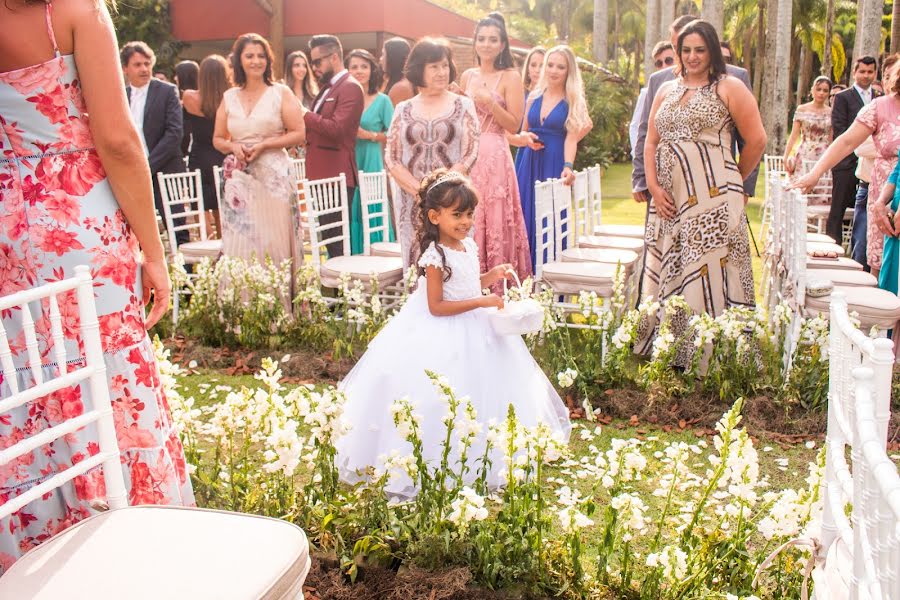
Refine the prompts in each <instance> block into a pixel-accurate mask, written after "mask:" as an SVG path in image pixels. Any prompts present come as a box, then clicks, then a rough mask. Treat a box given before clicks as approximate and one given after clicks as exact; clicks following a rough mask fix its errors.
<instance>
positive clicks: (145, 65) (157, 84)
mask: <svg viewBox="0 0 900 600" xmlns="http://www.w3.org/2000/svg"><path fill="white" fill-rule="evenodd" d="M119 55H120V58H121V60H122V70H123V71H124V73H125V81H126V83H127V88H126V92H127V95H128V103H129V106H130V108H131V118H132V120H133V121H134V124H135V126H136V127H137V130H138V132H139V133H140V134H141V141H142V142H143V144H144V153H145V154H146V155H147V160H148V161H149V162H150V174H151V175H152V178H153V199H154V201H155V202H156V210H157V211H159V214H160V216H163V215H164V212H163V206H162V197H161V196H160V192H159V182H158V180H157V177H156V174H157V173H183V172H184V170H185V165H184V155H183V154H182V153H181V139H182V131H183V124H182V112H181V111H182V109H181V102H180V101H179V100H178V88H176V87H175V86H174V85H172V84H171V83H165V82H163V81H160V80H159V79H155V78H154V77H153V66H154V64H155V63H156V55H155V54H154V53H153V50H151V49H150V46H148V45H147V44H145V43H144V42H128V43H127V44H125V45H124V46H122V50H121V51H120V53H119ZM173 209H174V211H175V212H181V211H182V210H183V209H184V207H183V205H177V206H174V207H173ZM175 237H176V239H177V241H178V243H179V244H182V243H184V242H187V241H188V232H187V231H179V232H178V233H177V234H176V236H175Z"/></svg>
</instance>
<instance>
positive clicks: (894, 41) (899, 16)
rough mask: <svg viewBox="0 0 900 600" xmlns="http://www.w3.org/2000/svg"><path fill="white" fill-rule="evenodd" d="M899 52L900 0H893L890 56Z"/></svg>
mask: <svg viewBox="0 0 900 600" xmlns="http://www.w3.org/2000/svg"><path fill="white" fill-rule="evenodd" d="M898 51H900V0H894V6H893V9H892V10H891V54H894V53H895V52H898Z"/></svg>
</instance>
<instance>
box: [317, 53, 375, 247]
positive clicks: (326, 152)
mask: <svg viewBox="0 0 900 600" xmlns="http://www.w3.org/2000/svg"><path fill="white" fill-rule="evenodd" d="M309 53H310V61H309V64H310V66H311V67H312V70H313V74H314V75H315V76H316V78H317V79H318V80H319V90H320V91H319V95H318V96H316V100H315V102H314V103H313V109H312V110H310V111H307V112H306V115H305V116H304V117H303V118H304V121H305V123H306V139H307V142H308V144H309V147H308V149H307V151H306V176H307V177H308V178H309V179H324V178H326V177H336V176H337V175H339V174H341V173H344V175H345V176H346V178H347V199H348V202H349V199H351V198H353V195H354V193H355V192H356V188H357V186H358V178H357V173H356V134H357V132H358V130H359V121H360V118H362V113H363V108H364V105H365V94H364V93H363V89H362V86H361V85H359V83H358V82H357V81H356V79H354V78H353V77H350V72H349V71H347V69H345V68H344V51H343V49H342V48H341V42H340V40H338V39H337V38H336V37H335V36H333V35H316V36H313V38H312V39H311V40H310V41H309ZM348 210H349V207H348ZM321 220H322V223H325V224H327V223H333V222H335V221H338V220H340V214H330V215H323V216H322V217H321ZM343 253H344V250H343V246H342V244H341V243H339V242H332V243H330V244H328V255H329V256H331V257H334V256H341V255H342V254H343Z"/></svg>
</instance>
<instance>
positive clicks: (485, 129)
mask: <svg viewBox="0 0 900 600" xmlns="http://www.w3.org/2000/svg"><path fill="white" fill-rule="evenodd" d="M474 44H475V55H476V57H477V60H478V65H479V66H478V68H473V69H469V70H468V71H466V72H465V73H463V76H462V79H461V81H460V86H461V88H462V90H464V91H465V93H466V95H467V96H468V97H470V98H472V100H474V101H475V110H476V111H477V113H478V120H479V121H480V123H481V138H480V141H479V144H478V162H477V163H475V166H474V167H472V173H471V178H472V183H473V184H474V185H475V189H477V190H478V194H479V196H480V197H481V198H480V202H479V203H478V206H477V207H476V209H475V232H474V233H475V235H474V237H475V241H476V242H477V243H478V248H479V254H480V256H479V258H480V260H481V269H482V271H489V270H490V269H492V268H494V267H496V266H497V265H502V264H511V265H512V266H513V268H514V269H515V270H516V273H518V274H519V277H521V278H522V279H524V278H525V277H527V276H529V275H531V255H530V252H529V246H528V234H527V233H526V230H525V219H524V217H523V216H522V205H521V202H520V201H519V183H518V181H517V180H516V170H515V167H514V165H513V161H512V155H511V154H510V152H509V142H507V141H506V133H507V132H509V133H518V131H519V126H520V125H521V123H522V113H523V111H524V108H525V97H524V93H525V92H524V89H523V84H522V79H521V77H519V74H518V72H517V71H516V70H515V69H514V63H513V59H512V54H511V53H510V50H509V37H508V35H507V33H506V24H505V22H504V20H503V17H502V16H501V15H500V14H499V13H491V14H490V15H489V16H488V17H487V18H485V19H482V20H481V21H479V22H478V25H477V26H476V27H475V41H474ZM501 285H502V284H500V283H498V284H495V286H497V289H495V290H494V291H495V292H499V291H500V288H499V286H501Z"/></svg>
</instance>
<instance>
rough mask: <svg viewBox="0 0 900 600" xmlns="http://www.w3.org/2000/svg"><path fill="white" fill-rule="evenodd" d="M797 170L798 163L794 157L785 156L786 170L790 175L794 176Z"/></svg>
mask: <svg viewBox="0 0 900 600" xmlns="http://www.w3.org/2000/svg"><path fill="white" fill-rule="evenodd" d="M796 169H797V163H796V161H795V160H794V157H793V156H785V157H784V170H785V171H786V172H787V174H788V175H793V174H794V171H795V170H796Z"/></svg>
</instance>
